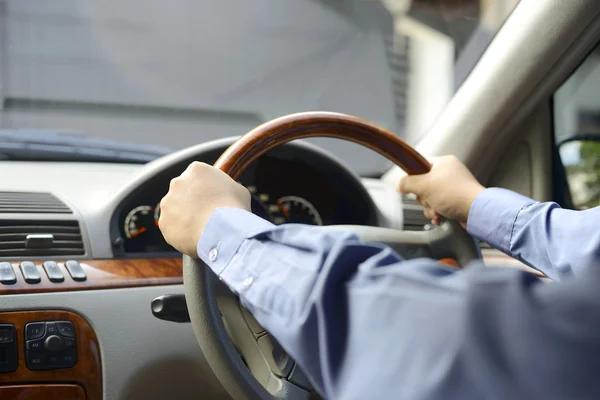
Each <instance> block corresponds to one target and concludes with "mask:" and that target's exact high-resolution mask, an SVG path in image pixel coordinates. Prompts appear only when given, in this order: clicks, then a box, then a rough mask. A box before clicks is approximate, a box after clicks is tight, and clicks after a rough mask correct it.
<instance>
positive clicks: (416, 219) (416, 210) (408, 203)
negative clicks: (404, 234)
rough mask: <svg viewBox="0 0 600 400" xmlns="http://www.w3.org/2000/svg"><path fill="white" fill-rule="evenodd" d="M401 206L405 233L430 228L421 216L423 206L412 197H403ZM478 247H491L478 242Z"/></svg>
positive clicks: (427, 221) (428, 223)
mask: <svg viewBox="0 0 600 400" xmlns="http://www.w3.org/2000/svg"><path fill="white" fill-rule="evenodd" d="M402 204H403V210H404V230H405V231H423V230H425V229H427V228H428V227H429V226H431V221H429V220H428V219H427V218H425V215H423V206H421V205H420V204H419V203H417V201H416V200H415V199H414V198H413V197H408V196H403V197H402ZM479 247H481V248H482V249H491V248H492V247H491V246H490V245H489V244H487V243H485V242H482V241H481V240H480V241H479Z"/></svg>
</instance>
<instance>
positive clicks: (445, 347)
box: [198, 209, 600, 400]
mask: <svg viewBox="0 0 600 400" xmlns="http://www.w3.org/2000/svg"><path fill="white" fill-rule="evenodd" d="M198 255H199V256H200V257H201V258H202V259H203V260H204V261H205V262H206V263H207V264H208V266H209V267H210V268H212V269H213V270H214V271H215V273H217V274H218V275H219V276H220V278H221V279H222V280H223V281H224V282H225V283H226V284H227V285H228V286H229V287H230V288H231V289H232V290H233V291H234V292H236V293H237V294H238V295H239V297H240V300H241V302H242V304H243V305H244V306H246V307H247V308H248V309H249V311H250V312H251V313H252V314H253V315H254V317H255V318H256V319H257V321H258V322H259V323H260V324H262V325H263V326H264V327H265V328H266V329H267V330H268V331H270V333H271V334H272V335H273V336H274V337H275V338H276V339H277V340H278V341H279V343H280V344H281V345H282V347H283V348H284V349H285V350H286V351H287V352H288V353H289V354H290V356H292V357H293V358H294V359H295V360H296V361H297V362H298V363H299V365H300V366H301V367H302V368H303V370H304V371H305V372H306V374H307V375H308V377H309V379H310V380H311V382H312V383H313V384H314V385H315V387H316V388H317V389H318V391H319V392H320V393H321V394H322V395H324V396H325V397H326V398H335V399H345V400H346V399H366V398H373V399H379V398H382V399H383V398H385V399H387V398H411V399H412V398H414V399H417V398H418V399H436V398H444V399H466V398H498V399H504V398H544V399H563V398H577V399H588V398H589V399H591V398H597V393H600V380H598V379H597V376H596V375H597V374H596V371H598V370H599V368H600V336H599V335H597V332H598V331H599V330H600V314H599V312H598V310H600V296H597V295H596V293H597V287H598V285H599V284H600V274H598V273H595V271H594V270H587V271H582V275H583V276H585V278H584V279H577V280H570V281H569V282H567V283H562V284H554V283H549V284H546V283H541V281H539V280H538V279H537V278H536V277H535V276H533V275H531V274H528V273H526V272H523V271H519V270H514V269H508V268H507V269H496V268H485V267H483V266H482V265H480V264H473V265H472V266H470V267H469V268H466V269H463V270H459V271H456V270H454V269H452V268H447V267H445V266H443V265H441V264H438V263H436V262H435V261H434V260H431V259H424V258H421V259H413V260H408V261H407V260H403V259H402V258H401V257H400V256H399V255H398V254H396V253H395V252H394V251H393V250H391V249H390V248H389V247H387V246H384V245H380V244H369V243H364V242H361V241H360V240H358V239H357V238H356V237H355V236H354V235H352V234H349V233H346V232H342V231H334V230H330V229H323V228H320V227H312V226H304V225H293V224H289V225H281V226H274V225H272V224H270V223H268V222H266V221H264V220H262V219H260V218H259V217H256V216H254V215H252V214H251V213H249V212H246V211H243V210H234V209H218V210H216V211H215V212H214V213H213V215H212V216H211V218H210V220H209V222H208V224H207V226H206V228H205V231H204V233H203V235H202V237H201V239H200V241H199V243H198Z"/></svg>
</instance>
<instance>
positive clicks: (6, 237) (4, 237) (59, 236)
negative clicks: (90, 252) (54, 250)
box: [0, 232, 81, 242]
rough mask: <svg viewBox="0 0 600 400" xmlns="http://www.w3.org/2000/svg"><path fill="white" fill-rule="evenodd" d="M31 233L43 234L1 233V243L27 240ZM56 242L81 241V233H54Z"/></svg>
mask: <svg viewBox="0 0 600 400" xmlns="http://www.w3.org/2000/svg"><path fill="white" fill-rule="evenodd" d="M29 233H42V232H28V233H0V242H5V241H6V242H8V241H14V240H25V238H26V237H27V235H28V234H29ZM53 235H54V240H81V235H80V234H79V233H53Z"/></svg>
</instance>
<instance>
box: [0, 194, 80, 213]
mask: <svg viewBox="0 0 600 400" xmlns="http://www.w3.org/2000/svg"><path fill="white" fill-rule="evenodd" d="M72 212H73V211H72V210H71V209H70V208H69V206H67V205H66V204H65V203H63V202H62V201H60V199H58V198H57V197H56V196H54V195H53V194H51V193H40V192H0V213H2V214H16V213H23V214H71V213H72Z"/></svg>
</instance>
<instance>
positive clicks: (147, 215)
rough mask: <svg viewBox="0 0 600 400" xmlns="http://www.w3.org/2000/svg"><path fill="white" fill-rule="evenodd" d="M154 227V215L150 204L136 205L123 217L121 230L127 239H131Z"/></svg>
mask: <svg viewBox="0 0 600 400" xmlns="http://www.w3.org/2000/svg"><path fill="white" fill-rule="evenodd" d="M153 227H154V215H153V213H152V207H151V206H138V207H136V208H134V209H133V210H131V211H129V214H127V216H126V217H125V223H124V225H123V230H124V231H125V236H126V237H127V239H133V238H134V237H136V236H139V235H141V234H142V233H144V232H146V231H147V230H148V229H151V228H153Z"/></svg>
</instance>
